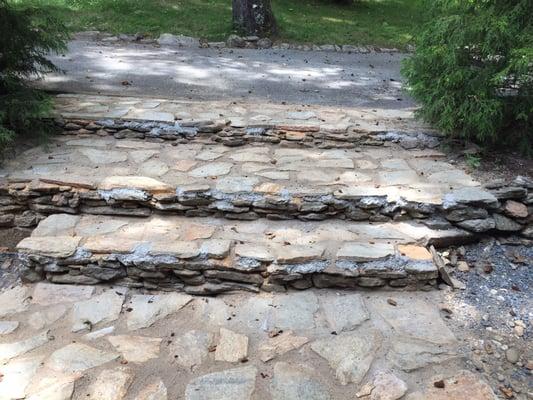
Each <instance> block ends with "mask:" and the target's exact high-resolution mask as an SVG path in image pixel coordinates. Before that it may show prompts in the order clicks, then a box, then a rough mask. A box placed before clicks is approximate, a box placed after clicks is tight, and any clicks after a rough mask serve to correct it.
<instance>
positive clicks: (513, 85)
mask: <svg viewBox="0 0 533 400" xmlns="http://www.w3.org/2000/svg"><path fill="white" fill-rule="evenodd" d="M432 2H433V3H434V7H433V8H432V18H430V21H429V22H428V23H427V24H426V25H425V26H424V28H423V29H422V30H421V33H420V34H419V35H418V36H417V38H416V40H415V45H416V51H415V54H414V56H413V57H411V58H410V59H408V60H406V61H405V64H404V67H403V73H404V75H405V77H406V78H407V82H408V86H409V91H410V93H411V94H412V95H413V97H414V98H415V99H417V100H418V101H419V102H420V103H421V109H420V111H419V113H420V115H421V116H422V117H423V118H424V119H426V120H427V121H429V122H431V123H433V124H434V125H435V126H436V127H437V128H439V129H440V130H442V131H444V132H446V133H448V134H450V135H453V136H456V137H460V138H464V139H467V140H472V141H475V142H478V143H480V144H484V145H486V146H495V145H511V146H517V145H518V146H520V147H521V149H522V150H525V151H527V152H531V149H532V145H533V25H532V24H533V18H532V16H533V0H436V1H435V0H433V1H432Z"/></svg>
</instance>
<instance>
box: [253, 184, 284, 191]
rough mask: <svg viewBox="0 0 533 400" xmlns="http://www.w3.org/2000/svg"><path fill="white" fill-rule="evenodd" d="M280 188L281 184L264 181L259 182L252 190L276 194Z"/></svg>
mask: <svg viewBox="0 0 533 400" xmlns="http://www.w3.org/2000/svg"><path fill="white" fill-rule="evenodd" d="M282 189H283V187H282V186H281V185H278V184H277V183H273V182H264V183H262V184H260V185H259V186H256V187H255V188H254V192H259V193H268V194H278V193H279V192H280V191H281V190H282Z"/></svg>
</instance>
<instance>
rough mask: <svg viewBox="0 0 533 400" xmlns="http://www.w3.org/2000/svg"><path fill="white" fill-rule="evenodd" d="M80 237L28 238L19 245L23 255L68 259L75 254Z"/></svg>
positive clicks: (18, 247)
mask: <svg viewBox="0 0 533 400" xmlns="http://www.w3.org/2000/svg"><path fill="white" fill-rule="evenodd" d="M79 242H80V238H79V237H72V236H55V237H33V236H30V237H27V238H25V239H23V240H22V241H21V242H20V243H19V244H18V245H17V249H18V250H19V251H20V252H21V253H28V254H35V255H40V256H45V257H54V258H67V257H70V256H71V255H73V254H74V252H75V251H76V249H77V247H78V244H79Z"/></svg>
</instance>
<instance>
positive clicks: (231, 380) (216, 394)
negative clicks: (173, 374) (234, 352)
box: [185, 366, 257, 400]
mask: <svg viewBox="0 0 533 400" xmlns="http://www.w3.org/2000/svg"><path fill="white" fill-rule="evenodd" d="M256 374H257V368H255V367H252V366H248V367H242V368H235V369H228V370H225V371H221V372H214V373H211V374H207V375H204V376H201V377H199V378H196V379H194V380H193V381H192V382H191V383H189V385H187V389H186V391H185V399H186V400H249V399H251V398H252V394H253V392H254V390H255V379H256V377H255V376H256Z"/></svg>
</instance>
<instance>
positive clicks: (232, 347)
mask: <svg viewBox="0 0 533 400" xmlns="http://www.w3.org/2000/svg"><path fill="white" fill-rule="evenodd" d="M247 357H248V337H247V336H246V335H241V334H239V333H236V332H233V331H230V330H229V329H225V328H220V339H219V342H218V345H217V349H216V351H215V360H216V361H226V362H239V361H242V360H245V359H247Z"/></svg>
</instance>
